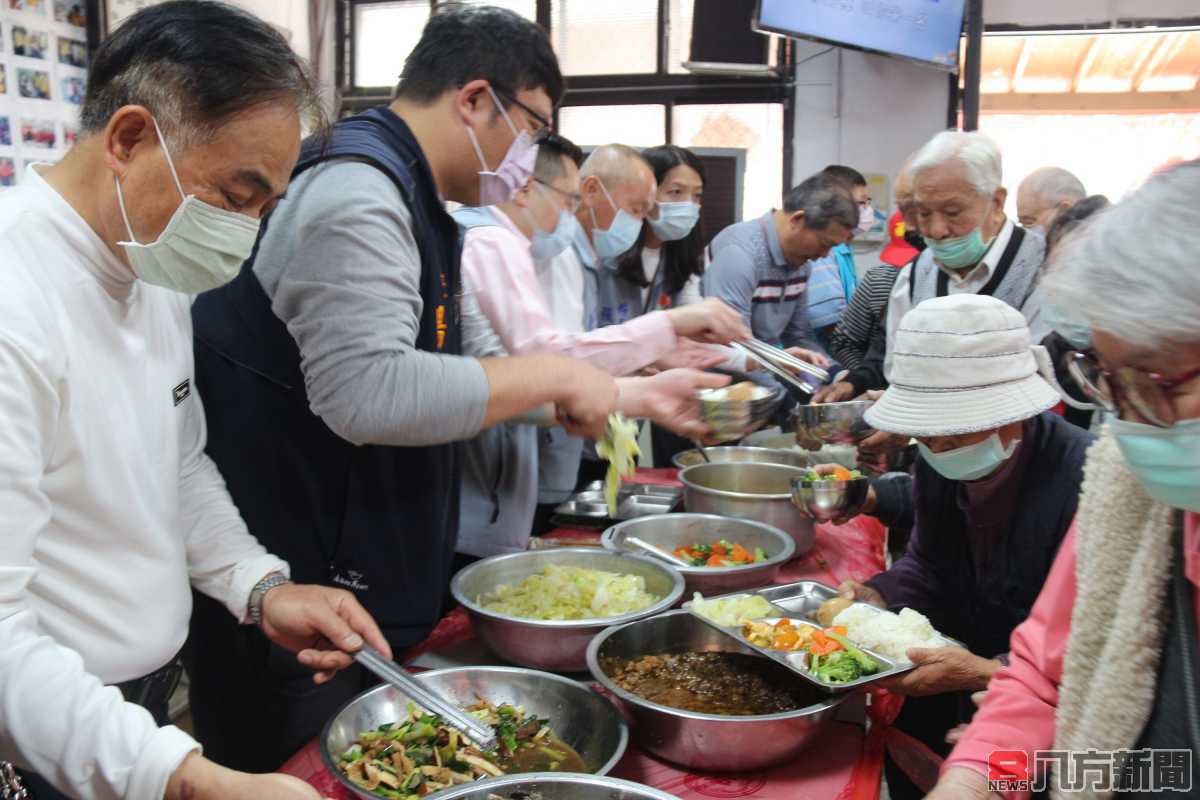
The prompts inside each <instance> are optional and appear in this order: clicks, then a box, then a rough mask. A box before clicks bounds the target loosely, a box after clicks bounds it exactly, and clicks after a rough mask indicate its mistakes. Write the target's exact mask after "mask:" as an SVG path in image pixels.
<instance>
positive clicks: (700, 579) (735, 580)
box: [600, 514, 796, 595]
mask: <svg viewBox="0 0 1200 800" xmlns="http://www.w3.org/2000/svg"><path fill="white" fill-rule="evenodd" d="M629 536H636V537H638V538H639V539H641V540H643V541H645V542H648V543H649V544H652V545H656V546H657V547H659V548H661V549H663V550H666V551H667V552H668V553H671V552H674V550H675V548H677V547H684V546H686V545H692V544H696V543H697V542H700V543H702V544H709V543H711V542H714V541H716V540H717V539H728V540H729V541H731V542H737V543H738V544H740V545H742V546H743V547H745V548H746V549H747V550H749V551H750V552H752V553H753V552H754V548H756V547H761V548H762V549H763V550H764V551H765V552H766V554H767V556H768V558H767V560H766V561H762V562H760V563H758V564H746V565H745V566H739V567H680V566H675V569H677V570H678V571H679V572H680V574H682V575H683V577H684V580H685V581H687V591H688V592H689V593H690V592H700V593H701V594H706V595H708V594H723V593H726V592H736V591H737V590H739V589H750V588H755V587H759V586H769V585H770V584H772V583H774V582H775V578H776V577H777V576H778V575H779V570H780V569H781V568H782V567H783V565H784V564H786V563H787V562H788V561H790V560H791V558H792V556H794V555H795V553H796V543H795V542H793V541H792V537H791V536H789V535H788V534H787V533H785V532H784V531H781V530H779V529H778V528H773V527H771V526H770V525H764V524H763V523H761V522H754V521H753V520H748V519H733V518H732V517H719V516H717V515H715V514H663V515H661V516H657V517H642V518H640V519H631V520H629V521H628V522H622V523H621V524H619V525H614V526H613V527H611V528H609V529H608V530H606V531H605V532H604V536H603V537H602V538H601V539H600V542H601V544H603V545H604V547H605V548H606V549H608V550H612V551H615V552H628V553H636V552H641V551H640V550H636V549H635V548H633V547H632V546H630V545H627V544H625V539H626V537H629Z"/></svg>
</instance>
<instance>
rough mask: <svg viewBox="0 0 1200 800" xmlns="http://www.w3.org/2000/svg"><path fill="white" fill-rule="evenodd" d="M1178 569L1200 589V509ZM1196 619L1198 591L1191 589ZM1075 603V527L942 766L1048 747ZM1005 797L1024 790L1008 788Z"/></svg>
mask: <svg viewBox="0 0 1200 800" xmlns="http://www.w3.org/2000/svg"><path fill="white" fill-rule="evenodd" d="M1184 572H1185V574H1186V575H1187V577H1188V580H1190V581H1191V582H1192V585H1193V587H1194V588H1198V589H1200V514H1188V515H1187V517H1186V522H1185V527H1184ZM1193 597H1194V599H1195V601H1196V610H1197V618H1198V619H1200V591H1194V592H1193ZM1074 606H1075V529H1074V527H1072V528H1071V531H1070V532H1069V533H1068V534H1067V537H1066V539H1064V540H1063V543H1062V548H1061V549H1060V550H1059V553H1058V558H1057V559H1056V560H1055V562H1054V567H1053V568H1052V569H1051V570H1050V575H1049V576H1048V577H1047V578H1046V585H1045V586H1044V587H1043V588H1042V593H1041V595H1039V596H1038V600H1037V603H1036V604H1035V605H1034V607H1033V611H1032V612H1031V613H1030V615H1029V618H1028V619H1027V620H1026V621H1025V622H1024V623H1022V624H1021V626H1020V627H1018V628H1017V629H1016V630H1015V631H1013V635H1012V651H1011V655H1010V659H1011V661H1010V663H1009V665H1008V666H1007V667H1005V668H1003V669H1001V670H1000V671H999V672H997V673H996V675H995V677H993V678H992V682H991V683H990V684H988V693H987V699H986V701H985V702H984V704H983V706H982V707H981V708H980V709H979V712H978V713H976V714H975V718H974V719H973V720H972V722H971V726H970V727H969V728H968V729H967V732H966V734H965V735H964V736H963V738H962V740H961V741H959V743H958V746H957V747H955V748H954V752H953V753H951V755H950V758H949V759H947V760H946V763H945V765H944V766H943V770H945V769H950V768H951V767H967V768H969V769H973V770H975V771H976V772H980V773H982V774H984V775H986V774H987V773H988V756H989V754H991V753H992V752H993V751H995V750H1024V751H1026V752H1029V753H1032V752H1033V751H1035V750H1049V749H1051V748H1052V747H1053V746H1054V713H1055V710H1056V708H1057V707H1058V687H1059V684H1060V683H1061V682H1062V672H1063V656H1064V655H1065V652H1066V649H1067V637H1068V634H1070V632H1071V612H1072V610H1073V608H1074ZM1004 796H1005V797H1008V798H1021V797H1027V796H1028V794H1027V793H1008V794H1005V795H1004Z"/></svg>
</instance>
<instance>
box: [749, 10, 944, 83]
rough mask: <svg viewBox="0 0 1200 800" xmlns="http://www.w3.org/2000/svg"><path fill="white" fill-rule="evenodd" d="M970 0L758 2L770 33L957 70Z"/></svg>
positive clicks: (760, 23) (759, 23)
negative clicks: (964, 10) (960, 42)
mask: <svg viewBox="0 0 1200 800" xmlns="http://www.w3.org/2000/svg"><path fill="white" fill-rule="evenodd" d="M964 3H965V0H759V7H758V16H757V17H756V18H755V19H756V23H755V27H756V28H757V29H758V30H761V31H764V32H768V33H779V34H783V35H784V36H795V37H799V38H802V39H815V40H818V41H821V42H828V43H830V44H836V45H841V46H844V47H852V48H855V49H858V50H868V51H872V52H876V53H883V54H885V55H893V56H900V57H901V58H907V59H911V60H914V61H921V62H924V63H926V64H932V65H935V66H938V67H941V68H943V69H947V70H953V71H957V69H958V46H959V37H960V36H961V34H962V22H963V6H964Z"/></svg>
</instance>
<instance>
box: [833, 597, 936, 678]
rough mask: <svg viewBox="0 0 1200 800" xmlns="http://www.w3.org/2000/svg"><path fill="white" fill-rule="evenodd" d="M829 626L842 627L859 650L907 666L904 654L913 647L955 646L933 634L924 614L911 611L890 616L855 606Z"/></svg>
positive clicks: (932, 629) (906, 655)
mask: <svg viewBox="0 0 1200 800" xmlns="http://www.w3.org/2000/svg"><path fill="white" fill-rule="evenodd" d="M833 624H834V625H839V626H843V625H844V626H845V628H846V638H847V639H849V640H850V641H852V642H854V643H855V644H856V645H858V646H859V647H863V648H866V649H867V650H874V651H875V652H876V653H879V654H880V655H884V656H887V657H888V658H891V659H894V660H896V661H901V662H903V663H905V664H907V663H909V662H908V651H909V650H910V649H912V648H914V647H921V648H932V647H957V646H958V645H956V644H955V643H954V642H952V641H950V640H949V639H947V638H946V637H945V636H942V635H941V634H940V633H938V632H937V631H936V630H934V628H933V625H932V624H930V622H929V619H928V618H927V617H926V616H925V615H924V614H922V613H920V612H918V611H913V610H912V609H911V608H905V609H903V610H901V612H900V613H899V614H893V613H892V612H891V611H884V610H883V609H873V608H870V607H869V606H865V605H863V604H861V603H855V604H854V605H852V606H850V607H849V608H847V609H845V610H844V611H842V612H841V613H840V614H838V615H837V616H836V617H834V618H833Z"/></svg>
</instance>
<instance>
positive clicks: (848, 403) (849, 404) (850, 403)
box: [788, 400, 876, 417]
mask: <svg viewBox="0 0 1200 800" xmlns="http://www.w3.org/2000/svg"><path fill="white" fill-rule="evenodd" d="M875 402H876V401H874V400H843V401H842V402H840V403H808V404H806V405H799V406H796V407H795V408H793V409H792V410H791V411H789V412H788V416H792V417H800V416H804V413H805V412H804V411H802V410H801V409H805V408H820V409H833V408H837V409H843V408H844V409H851V408H854V407H856V406H864V407H870V406H873V405H875ZM818 413H820V412H818Z"/></svg>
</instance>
